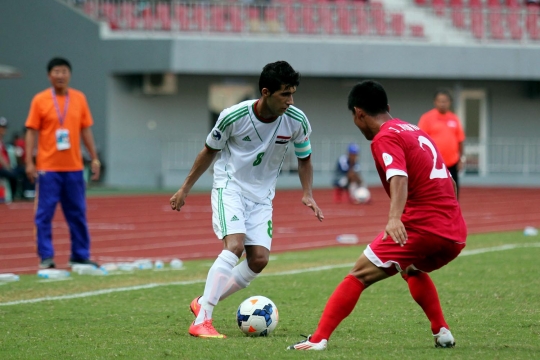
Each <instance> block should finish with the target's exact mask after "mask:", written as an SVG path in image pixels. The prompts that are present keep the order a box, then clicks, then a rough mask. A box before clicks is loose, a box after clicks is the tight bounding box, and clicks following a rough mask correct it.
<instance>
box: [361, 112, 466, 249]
mask: <svg viewBox="0 0 540 360" xmlns="http://www.w3.org/2000/svg"><path fill="white" fill-rule="evenodd" d="M371 152H372V154H373V159H374V160H375V165H376V167H377V172H378V173H379V176H380V178H381V181H382V183H383V186H384V189H385V190H386V193H387V194H388V196H390V183H389V180H390V178H391V177H392V176H395V175H402V176H407V177H408V195H407V202H406V204H405V210H404V212H403V215H402V216H401V221H402V222H403V225H405V229H407V230H412V231H415V232H418V233H431V234H435V235H438V236H441V237H443V238H446V239H449V240H452V241H456V242H465V240H466V237H467V227H466V225H465V221H464V220H463V216H462V214H461V208H460V206H459V203H458V201H457V199H456V195H455V192H454V187H453V184H452V180H451V179H452V178H451V176H450V172H449V171H448V169H447V168H446V166H445V165H444V161H443V160H442V157H441V154H440V152H439V150H438V149H437V148H436V147H435V144H434V142H433V140H432V139H431V138H430V137H429V136H428V135H427V134H426V133H425V132H424V131H422V130H420V128H419V127H418V126H416V125H412V124H409V123H406V122H404V121H401V120H399V119H392V120H390V121H387V122H385V123H384V124H383V125H382V126H381V130H380V132H379V133H378V134H377V135H376V136H375V138H374V139H373V141H372V143H371Z"/></svg>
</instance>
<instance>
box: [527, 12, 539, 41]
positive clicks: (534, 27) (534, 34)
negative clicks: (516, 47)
mask: <svg viewBox="0 0 540 360" xmlns="http://www.w3.org/2000/svg"><path fill="white" fill-rule="evenodd" d="M539 10H540V9H539V8H538V7H537V6H527V15H526V16H527V18H526V28H527V32H528V33H529V37H530V38H531V39H532V40H539V39H540V27H539V26H538V19H539Z"/></svg>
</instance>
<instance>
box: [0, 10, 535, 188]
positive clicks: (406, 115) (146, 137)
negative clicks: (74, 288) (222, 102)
mask: <svg viewBox="0 0 540 360" xmlns="http://www.w3.org/2000/svg"><path fill="white" fill-rule="evenodd" d="M539 55H540V46H537V47H533V46H527V47H520V46H499V47H497V46H470V47H466V48H465V47H464V48H456V47H451V46H437V45H430V46H428V45H419V44H412V45H411V44H400V43H395V42H384V43H377V42H374V41H373V40H371V41H369V42H367V41H362V40H356V41H353V42H351V41H342V40H335V41H334V40H332V41H329V39H328V38H326V39H317V38H309V39H306V38H305V39H299V38H294V39H290V40H288V39H286V38H283V37H278V38H275V39H269V38H268V37H263V38H256V37H250V38H234V37H226V36H224V37H211V36H206V37H205V36H196V37H189V36H178V37H170V36H150V35H148V34H142V35H140V34H139V35H137V34H135V35H133V34H129V35H126V34H120V33H116V34H113V33H111V32H110V31H108V30H107V29H106V28H104V27H103V26H101V25H100V24H98V23H96V22H94V21H92V20H90V19H88V18H87V17H86V16H84V15H82V14H81V13H79V12H77V11H75V10H73V9H72V8H69V7H67V6H66V5H64V4H63V3H61V2H59V1H56V0H17V1H1V2H0V63H5V64H8V65H11V66H14V67H16V68H18V69H19V70H20V71H21V72H22V77H21V78H18V79H9V80H1V81H0V115H1V116H6V117H7V118H8V119H9V120H10V121H11V126H10V130H9V131H10V133H9V135H10V134H11V133H12V132H13V131H15V130H19V129H21V128H22V126H23V124H24V121H25V119H26V116H27V113H28V108H29V105H30V101H31V99H32V97H33V95H34V94H35V93H37V92H39V91H41V90H43V89H44V88H46V87H48V86H50V84H49V83H48V80H47V76H46V70H45V66H46V63H47V61H48V60H49V59H50V58H52V57H54V56H63V57H66V58H68V59H69V60H70V61H71V62H72V65H73V78H72V84H71V85H72V86H73V87H74V88H78V89H80V90H82V91H83V92H84V93H85V94H86V95H87V97H88V101H89V103H90V107H91V110H92V113H93V116H94V120H95V125H94V133H95V137H96V142H97V144H98V146H99V149H100V151H101V153H102V157H103V160H104V163H105V164H106V166H107V170H106V172H105V173H106V179H105V181H106V182H107V183H108V184H111V185H132V186H159V185H160V184H162V183H163V179H162V178H161V174H160V167H161V150H160V149H161V145H160V144H161V143H162V142H163V141H166V140H168V139H171V137H172V138H174V137H176V136H181V135H182V134H186V133H199V134H205V133H206V132H207V131H208V127H209V112H208V108H207V96H208V87H209V85H210V84H212V83H222V82H227V81H231V80H235V81H236V80H239V81H244V82H250V83H253V84H254V85H255V86H257V77H258V74H259V73H260V70H261V69H262V67H263V66H264V64H266V63H268V62H271V61H275V60H278V59H285V60H288V61H289V62H291V64H292V65H293V66H294V67H295V68H296V69H297V70H299V71H300V72H301V73H302V74H303V79H302V83H301V85H300V87H299V89H298V93H297V95H296V97H295V101H296V104H297V105H298V106H299V107H300V108H301V109H302V110H304V111H305V112H306V114H307V116H308V117H309V119H310V122H311V123H312V126H313V128H314V133H313V139H314V140H319V139H321V138H324V137H325V136H327V134H335V135H336V136H344V137H347V138H349V137H351V136H356V137H357V138H358V139H359V140H358V141H359V142H362V141H365V140H362V138H361V134H360V133H359V132H358V131H356V129H355V128H354V127H353V125H352V121H351V116H350V114H349V112H348V111H347V109H346V97H347V94H348V91H349V89H350V88H351V86H352V85H353V84H354V83H355V82H356V81H358V80H360V79H364V78H375V79H377V80H379V81H381V82H382V83H383V85H384V86H385V87H386V89H387V91H388V94H389V99H390V100H389V101H390V106H391V113H392V115H394V116H396V117H400V118H402V119H404V120H406V121H410V122H413V123H416V122H417V121H418V118H419V116H420V115H421V114H422V113H423V112H425V111H426V110H428V109H430V108H431V106H432V96H433V92H434V90H435V89H436V88H438V87H441V86H444V87H449V88H450V89H478V88H480V89H486V90H487V94H488V124H489V136H493V137H497V136H513V137H531V136H534V134H538V133H540V123H538V121H537V114H538V113H539V110H540V101H539V98H538V97H536V98H531V97H529V95H528V93H527V91H526V88H527V81H531V80H535V81H538V80H540V67H538V66H536V64H537V59H538V58H539V57H540V56H539ZM486 59H489V61H487V60H486ZM151 72H158V73H159V72H174V73H176V74H178V79H179V91H178V93H177V94H176V95H172V96H146V95H141V93H140V89H138V88H137V86H136V85H135V84H136V81H134V78H136V77H140V76H141V74H144V73H151ZM151 120H153V121H155V122H156V127H155V129H153V130H150V129H149V128H148V122H149V121H151ZM353 134H356V135H353Z"/></svg>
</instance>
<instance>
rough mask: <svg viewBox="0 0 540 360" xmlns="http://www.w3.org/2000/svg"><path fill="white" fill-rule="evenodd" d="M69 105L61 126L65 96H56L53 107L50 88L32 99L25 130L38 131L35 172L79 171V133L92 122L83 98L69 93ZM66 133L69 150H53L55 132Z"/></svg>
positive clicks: (73, 91) (72, 91)
mask: <svg viewBox="0 0 540 360" xmlns="http://www.w3.org/2000/svg"><path fill="white" fill-rule="evenodd" d="M68 92H69V102H68V107H67V111H66V115H65V119H64V123H63V126H61V125H60V119H59V114H58V112H60V114H61V115H63V114H64V105H65V103H66V98H67V97H66V96H65V95H56V101H57V103H58V110H57V107H56V106H55V103H54V100H53V95H52V91H51V88H48V89H47V90H44V91H42V92H40V93H38V94H37V95H36V96H34V99H33V100H32V104H31V105H30V112H29V113H28V119H27V120H26V127H28V128H31V129H34V130H37V131H38V134H39V135H38V151H37V160H36V163H37V164H36V168H37V170H42V171H79V170H82V169H83V162H82V154H81V129H83V128H86V127H89V126H92V125H93V123H94V121H93V119H92V114H91V113H90V109H89V107H88V103H87V102H86V97H85V96H84V94H83V93H82V92H80V91H78V90H75V89H69V90H68ZM60 128H64V129H67V130H68V131H69V140H70V143H71V147H70V148H69V149H67V150H58V149H57V148H56V130H58V129H60Z"/></svg>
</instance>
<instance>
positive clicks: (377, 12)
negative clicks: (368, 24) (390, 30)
mask: <svg viewBox="0 0 540 360" xmlns="http://www.w3.org/2000/svg"><path fill="white" fill-rule="evenodd" d="M385 17H386V14H385V12H384V6H383V4H382V3H379V2H373V3H371V18H372V21H373V24H374V27H375V32H376V34H377V35H386V18H385Z"/></svg>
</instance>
